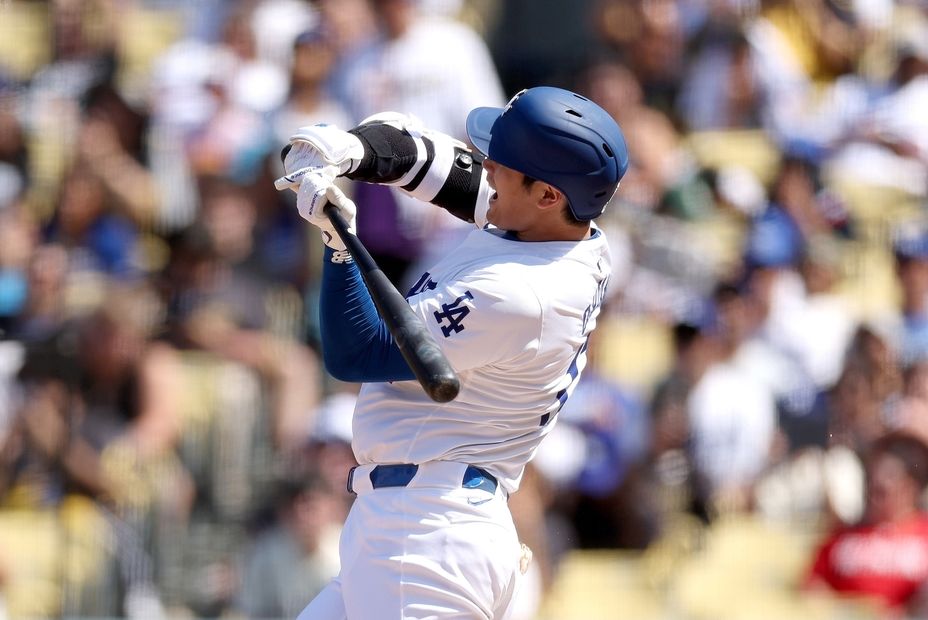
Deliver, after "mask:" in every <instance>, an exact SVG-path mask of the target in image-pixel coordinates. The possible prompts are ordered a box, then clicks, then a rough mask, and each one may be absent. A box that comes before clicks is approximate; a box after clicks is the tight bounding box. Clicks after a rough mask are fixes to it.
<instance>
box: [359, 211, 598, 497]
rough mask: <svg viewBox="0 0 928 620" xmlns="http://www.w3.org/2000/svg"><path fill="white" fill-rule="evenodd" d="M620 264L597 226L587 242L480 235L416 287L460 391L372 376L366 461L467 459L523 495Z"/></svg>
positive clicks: (364, 401) (362, 404)
mask: <svg viewBox="0 0 928 620" xmlns="http://www.w3.org/2000/svg"><path fill="white" fill-rule="evenodd" d="M610 271H611V263H610V256H609V249H608V245H607V243H606V239H605V236H604V234H603V232H602V231H601V230H598V229H596V228H594V229H593V234H592V236H591V237H590V238H588V239H586V240H583V241H579V242H577V241H545V242H526V241H519V240H517V239H515V238H514V237H512V236H509V235H507V234H505V233H502V232H501V231H498V230H495V229H487V230H482V229H480V230H475V231H473V232H472V233H470V235H469V236H468V237H466V239H465V240H464V242H463V243H462V244H461V245H460V246H459V247H458V248H456V249H453V250H451V251H449V252H448V253H447V255H446V256H445V258H444V259H442V260H441V261H439V262H438V264H436V265H435V266H434V268H432V269H430V270H429V271H428V272H426V273H425V274H423V275H422V277H421V278H420V279H419V281H418V283H417V284H416V285H415V286H414V287H413V289H412V291H411V292H410V295H409V303H410V305H411V306H412V308H413V309H414V310H415V311H416V312H417V313H418V314H419V316H420V317H421V318H422V320H423V321H424V322H425V324H426V325H427V326H428V328H429V330H430V331H431V333H432V335H433V336H434V337H435V339H436V340H437V341H438V343H439V344H440V345H441V348H442V350H443V352H444V353H445V355H446V356H447V357H448V360H449V361H450V362H451V365H452V367H454V369H455V370H456V371H457V372H458V374H459V376H460V380H461V390H460V393H459V395H458V396H457V398H456V399H455V400H453V401H451V402H449V403H444V404H439V403H435V402H433V401H432V400H430V399H429V397H428V396H427V395H426V394H425V393H424V392H423V391H422V388H421V387H420V386H419V384H418V383H417V382H415V381H398V382H393V383H367V384H365V385H364V386H363V387H362V389H361V393H360V396H359V399H358V404H357V407H356V409H355V414H354V424H353V433H354V439H353V443H352V446H353V449H354V453H355V457H356V458H357V460H358V462H359V463H361V464H365V463H381V464H383V463H424V462H428V461H437V460H443V461H457V462H461V463H468V464H471V465H477V466H479V467H482V468H484V469H486V470H487V471H489V472H491V473H492V474H494V475H495V476H496V477H497V478H498V479H499V482H500V484H501V485H502V487H503V488H504V489H505V490H506V491H508V492H510V493H511V492H513V491H515V490H516V489H517V488H518V485H519V480H520V478H521V476H522V471H523V469H524V466H525V464H526V463H527V462H528V461H529V460H530V459H531V458H532V456H533V455H534V452H535V450H536V448H537V447H538V444H539V443H540V442H541V440H542V438H543V437H544V436H545V435H546V434H547V433H548V432H549V431H550V429H551V427H552V426H553V423H554V421H555V417H556V414H557V412H558V410H559V409H560V407H561V405H562V404H563V403H564V401H566V399H567V397H568V396H569V395H570V393H571V391H572V390H573V388H574V386H575V385H576V383H577V380H578V378H579V375H580V371H581V370H582V369H583V367H584V365H585V363H586V342H587V338H588V336H589V334H590V332H592V330H593V328H594V327H595V326H596V317H597V315H598V314H599V308H600V305H601V303H602V300H603V298H604V295H605V289H606V285H607V283H608V279H609V274H610Z"/></svg>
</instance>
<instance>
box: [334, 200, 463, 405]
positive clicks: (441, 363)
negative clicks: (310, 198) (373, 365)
mask: <svg viewBox="0 0 928 620" xmlns="http://www.w3.org/2000/svg"><path fill="white" fill-rule="evenodd" d="M323 213H325V215H326V217H328V218H329V221H330V222H332V226H333V227H335V232H337V233H338V236H339V237H341V240H342V241H343V242H344V243H345V246H346V247H347V248H348V251H349V252H350V253H351V256H352V257H353V258H354V260H355V262H356V263H357V264H358V268H359V269H360V270H361V277H362V278H363V279H364V284H366V285H367V290H368V291H370V294H371V298H372V299H373V300H374V305H375V306H377V311H378V312H379V313H380V316H381V317H382V318H383V320H384V321H385V322H386V324H387V327H388V328H389V329H390V333H391V334H393V338H394V339H395V340H396V344H397V346H398V347H399V349H400V353H402V354H403V358H404V359H405V360H406V363H407V364H409V367H410V368H411V369H412V372H413V374H415V375H416V379H417V380H418V381H419V384H420V385H422V388H423V389H424V390H425V393H426V394H428V395H429V398H431V399H432V400H434V401H436V402H439V403H446V402H448V401H451V400H454V398H455V397H456V396H457V395H458V392H459V391H460V389H461V382H460V380H459V379H458V376H457V374H456V373H455V372H454V369H453V368H452V367H451V364H450V362H448V358H446V357H445V354H444V353H442V351H441V347H439V346H438V343H437V342H435V339H434V338H433V337H432V334H431V333H430V332H429V330H428V328H426V326H425V325H424V324H423V323H422V321H421V320H420V319H419V317H418V316H417V315H416V313H415V312H413V310H412V308H410V307H409V303H408V302H407V301H406V298H405V297H403V296H402V295H401V294H400V292H399V291H398V290H396V287H395V286H393V283H392V282H390V280H389V279H388V278H387V276H386V274H384V272H383V271H382V270H381V269H380V267H379V266H378V265H377V263H376V261H374V259H373V258H372V257H371V255H370V252H368V251H367V248H365V247H364V244H363V243H361V240H360V239H358V237H357V236H356V235H354V234H353V233H351V232H350V231H349V230H348V223H347V222H346V221H345V218H344V217H342V214H341V213H340V212H339V210H338V208H336V207H334V206H333V205H331V204H327V205H325V207H324V208H323Z"/></svg>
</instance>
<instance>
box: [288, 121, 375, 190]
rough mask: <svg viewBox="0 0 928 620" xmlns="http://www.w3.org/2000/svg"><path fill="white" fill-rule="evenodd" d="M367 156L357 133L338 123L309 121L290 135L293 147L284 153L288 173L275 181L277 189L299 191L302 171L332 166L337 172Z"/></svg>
mask: <svg viewBox="0 0 928 620" xmlns="http://www.w3.org/2000/svg"><path fill="white" fill-rule="evenodd" d="M363 158H364V145H363V144H362V143H361V141H360V140H359V139H358V137H357V136H355V135H352V134H350V133H348V132H347V131H344V130H342V129H339V128H338V127H336V126H335V125H326V124H320V125H308V126H306V127H300V128H299V129H297V130H296V133H294V134H293V135H292V136H290V150H289V151H288V152H287V155H286V156H285V157H284V170H285V171H286V174H285V175H284V176H282V177H280V178H279V179H277V180H276V181H274V187H276V188H277V189H278V190H284V189H288V188H289V189H292V190H293V191H298V189H299V187H300V181H301V179H302V177H303V175H305V174H307V173H309V172H315V171H316V169H318V168H322V167H331V168H332V169H333V170H334V171H335V174H336V176H341V175H343V174H347V173H348V172H351V171H352V170H354V169H355V168H357V166H358V164H359V163H360V161H361V159H363Z"/></svg>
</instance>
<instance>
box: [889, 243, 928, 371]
mask: <svg viewBox="0 0 928 620" xmlns="http://www.w3.org/2000/svg"><path fill="white" fill-rule="evenodd" d="M893 255H894V257H895V268H896V278H897V280H898V282H899V287H900V289H901V295H902V299H901V304H902V305H901V311H902V324H901V326H900V328H899V338H898V343H899V348H900V351H899V355H900V358H901V361H902V363H903V364H904V365H908V364H911V363H913V362H915V361H916V360H919V359H921V358H924V357H925V355H926V354H928V231H924V230H914V231H911V232H909V231H905V232H903V233H902V234H900V235H899V236H898V237H897V238H896V240H895V241H894V243H893Z"/></svg>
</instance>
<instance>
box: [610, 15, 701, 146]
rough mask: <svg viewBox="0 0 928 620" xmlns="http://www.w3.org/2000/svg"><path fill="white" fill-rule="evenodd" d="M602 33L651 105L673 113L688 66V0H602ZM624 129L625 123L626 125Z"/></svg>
mask: <svg viewBox="0 0 928 620" xmlns="http://www.w3.org/2000/svg"><path fill="white" fill-rule="evenodd" d="M598 5H599V6H598V7H597V11H598V13H597V15H598V18H597V20H596V22H595V23H596V24H597V25H598V26H599V29H600V33H601V34H600V36H601V37H602V38H603V39H604V41H605V42H606V44H607V45H609V46H610V47H612V48H613V49H614V50H615V52H616V53H618V54H620V55H621V56H622V57H624V58H625V59H626V62H627V63H628V66H629V68H630V69H631V70H632V72H633V73H634V74H635V77H636V78H637V80H638V82H639V83H640V84H641V91H642V94H643V100H644V101H645V102H646V104H647V105H648V106H649V107H652V108H656V109H657V110H660V111H662V112H664V113H665V114H672V113H673V109H674V101H675V100H676V98H677V92H678V90H679V85H680V80H681V78H682V75H683V70H684V68H685V67H686V66H687V63H686V62H685V56H684V53H685V51H686V43H687V40H686V36H685V34H686V30H685V28H686V23H685V21H684V12H683V10H682V9H683V5H684V3H681V2H677V1H675V0H632V1H631V2H627V1H626V0H601V1H600V2H599V3H598ZM623 129H624V126H623Z"/></svg>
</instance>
